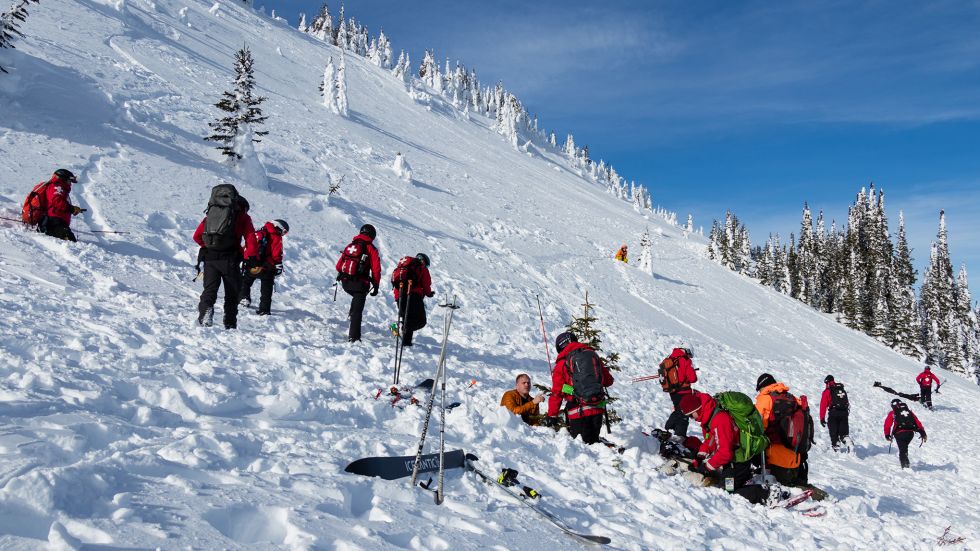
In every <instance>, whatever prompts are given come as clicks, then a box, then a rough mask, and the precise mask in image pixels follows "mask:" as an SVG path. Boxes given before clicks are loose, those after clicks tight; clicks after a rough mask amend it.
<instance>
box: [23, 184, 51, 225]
mask: <svg viewBox="0 0 980 551" xmlns="http://www.w3.org/2000/svg"><path fill="white" fill-rule="evenodd" d="M50 184H51V181H50V180H48V181H46V182H41V183H40V184H38V185H36V186H34V189H32V190H31V192H30V193H28V194H27V199H24V208H23V209H22V210H21V213H20V217H21V220H23V221H24V223H25V224H29V225H31V226H36V225H38V224H40V223H41V219H42V218H44V216H45V215H46V214H47V213H48V198H47V194H48V185H50Z"/></svg>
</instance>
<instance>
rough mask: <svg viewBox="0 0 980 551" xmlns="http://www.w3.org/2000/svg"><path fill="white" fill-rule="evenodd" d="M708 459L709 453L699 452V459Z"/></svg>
mask: <svg viewBox="0 0 980 551" xmlns="http://www.w3.org/2000/svg"><path fill="white" fill-rule="evenodd" d="M705 457H708V452H698V459H704V458H705Z"/></svg>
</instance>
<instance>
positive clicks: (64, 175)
mask: <svg viewBox="0 0 980 551" xmlns="http://www.w3.org/2000/svg"><path fill="white" fill-rule="evenodd" d="M54 175H55V176H56V177H57V178H58V179H59V180H61V181H62V182H72V183H75V182H77V181H78V178H75V175H74V174H72V171H70V170H68V169H66V168H59V169H58V170H55V171H54Z"/></svg>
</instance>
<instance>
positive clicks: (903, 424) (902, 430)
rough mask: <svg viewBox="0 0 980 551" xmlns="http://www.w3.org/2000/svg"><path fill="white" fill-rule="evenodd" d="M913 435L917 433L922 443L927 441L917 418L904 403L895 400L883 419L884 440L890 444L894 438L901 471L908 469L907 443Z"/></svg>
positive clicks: (924, 430)
mask: <svg viewBox="0 0 980 551" xmlns="http://www.w3.org/2000/svg"><path fill="white" fill-rule="evenodd" d="M915 433H919V435H920V436H921V437H922V442H925V441H926V440H927V438H926V429H925V428H923V426H922V423H921V422H919V418H918V417H916V416H915V414H914V413H912V411H911V410H910V409H909V407H908V405H906V404H905V402H903V401H901V400H899V399H898V398H895V399H894V400H892V410H891V411H889V412H888V415H887V416H886V417H885V440H888V441H889V442H891V441H892V438H893V437H894V439H895V441H896V442H898V460H899V462H901V464H902V468H903V469H907V468H909V467H910V464H909V443H910V442H912V437H913V436H915Z"/></svg>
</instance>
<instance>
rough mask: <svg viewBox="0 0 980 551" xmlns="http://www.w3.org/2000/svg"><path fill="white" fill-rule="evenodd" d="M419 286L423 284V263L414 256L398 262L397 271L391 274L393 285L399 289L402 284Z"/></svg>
mask: <svg viewBox="0 0 980 551" xmlns="http://www.w3.org/2000/svg"><path fill="white" fill-rule="evenodd" d="M408 282H412V285H414V286H418V285H421V284H422V261H421V260H419V259H418V258H415V257H414V256H406V257H405V258H402V259H401V260H399V261H398V266H395V271H394V272H392V273H391V285H392V286H393V287H398V286H399V285H400V284H402V283H404V284H406V285H407V284H408Z"/></svg>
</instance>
